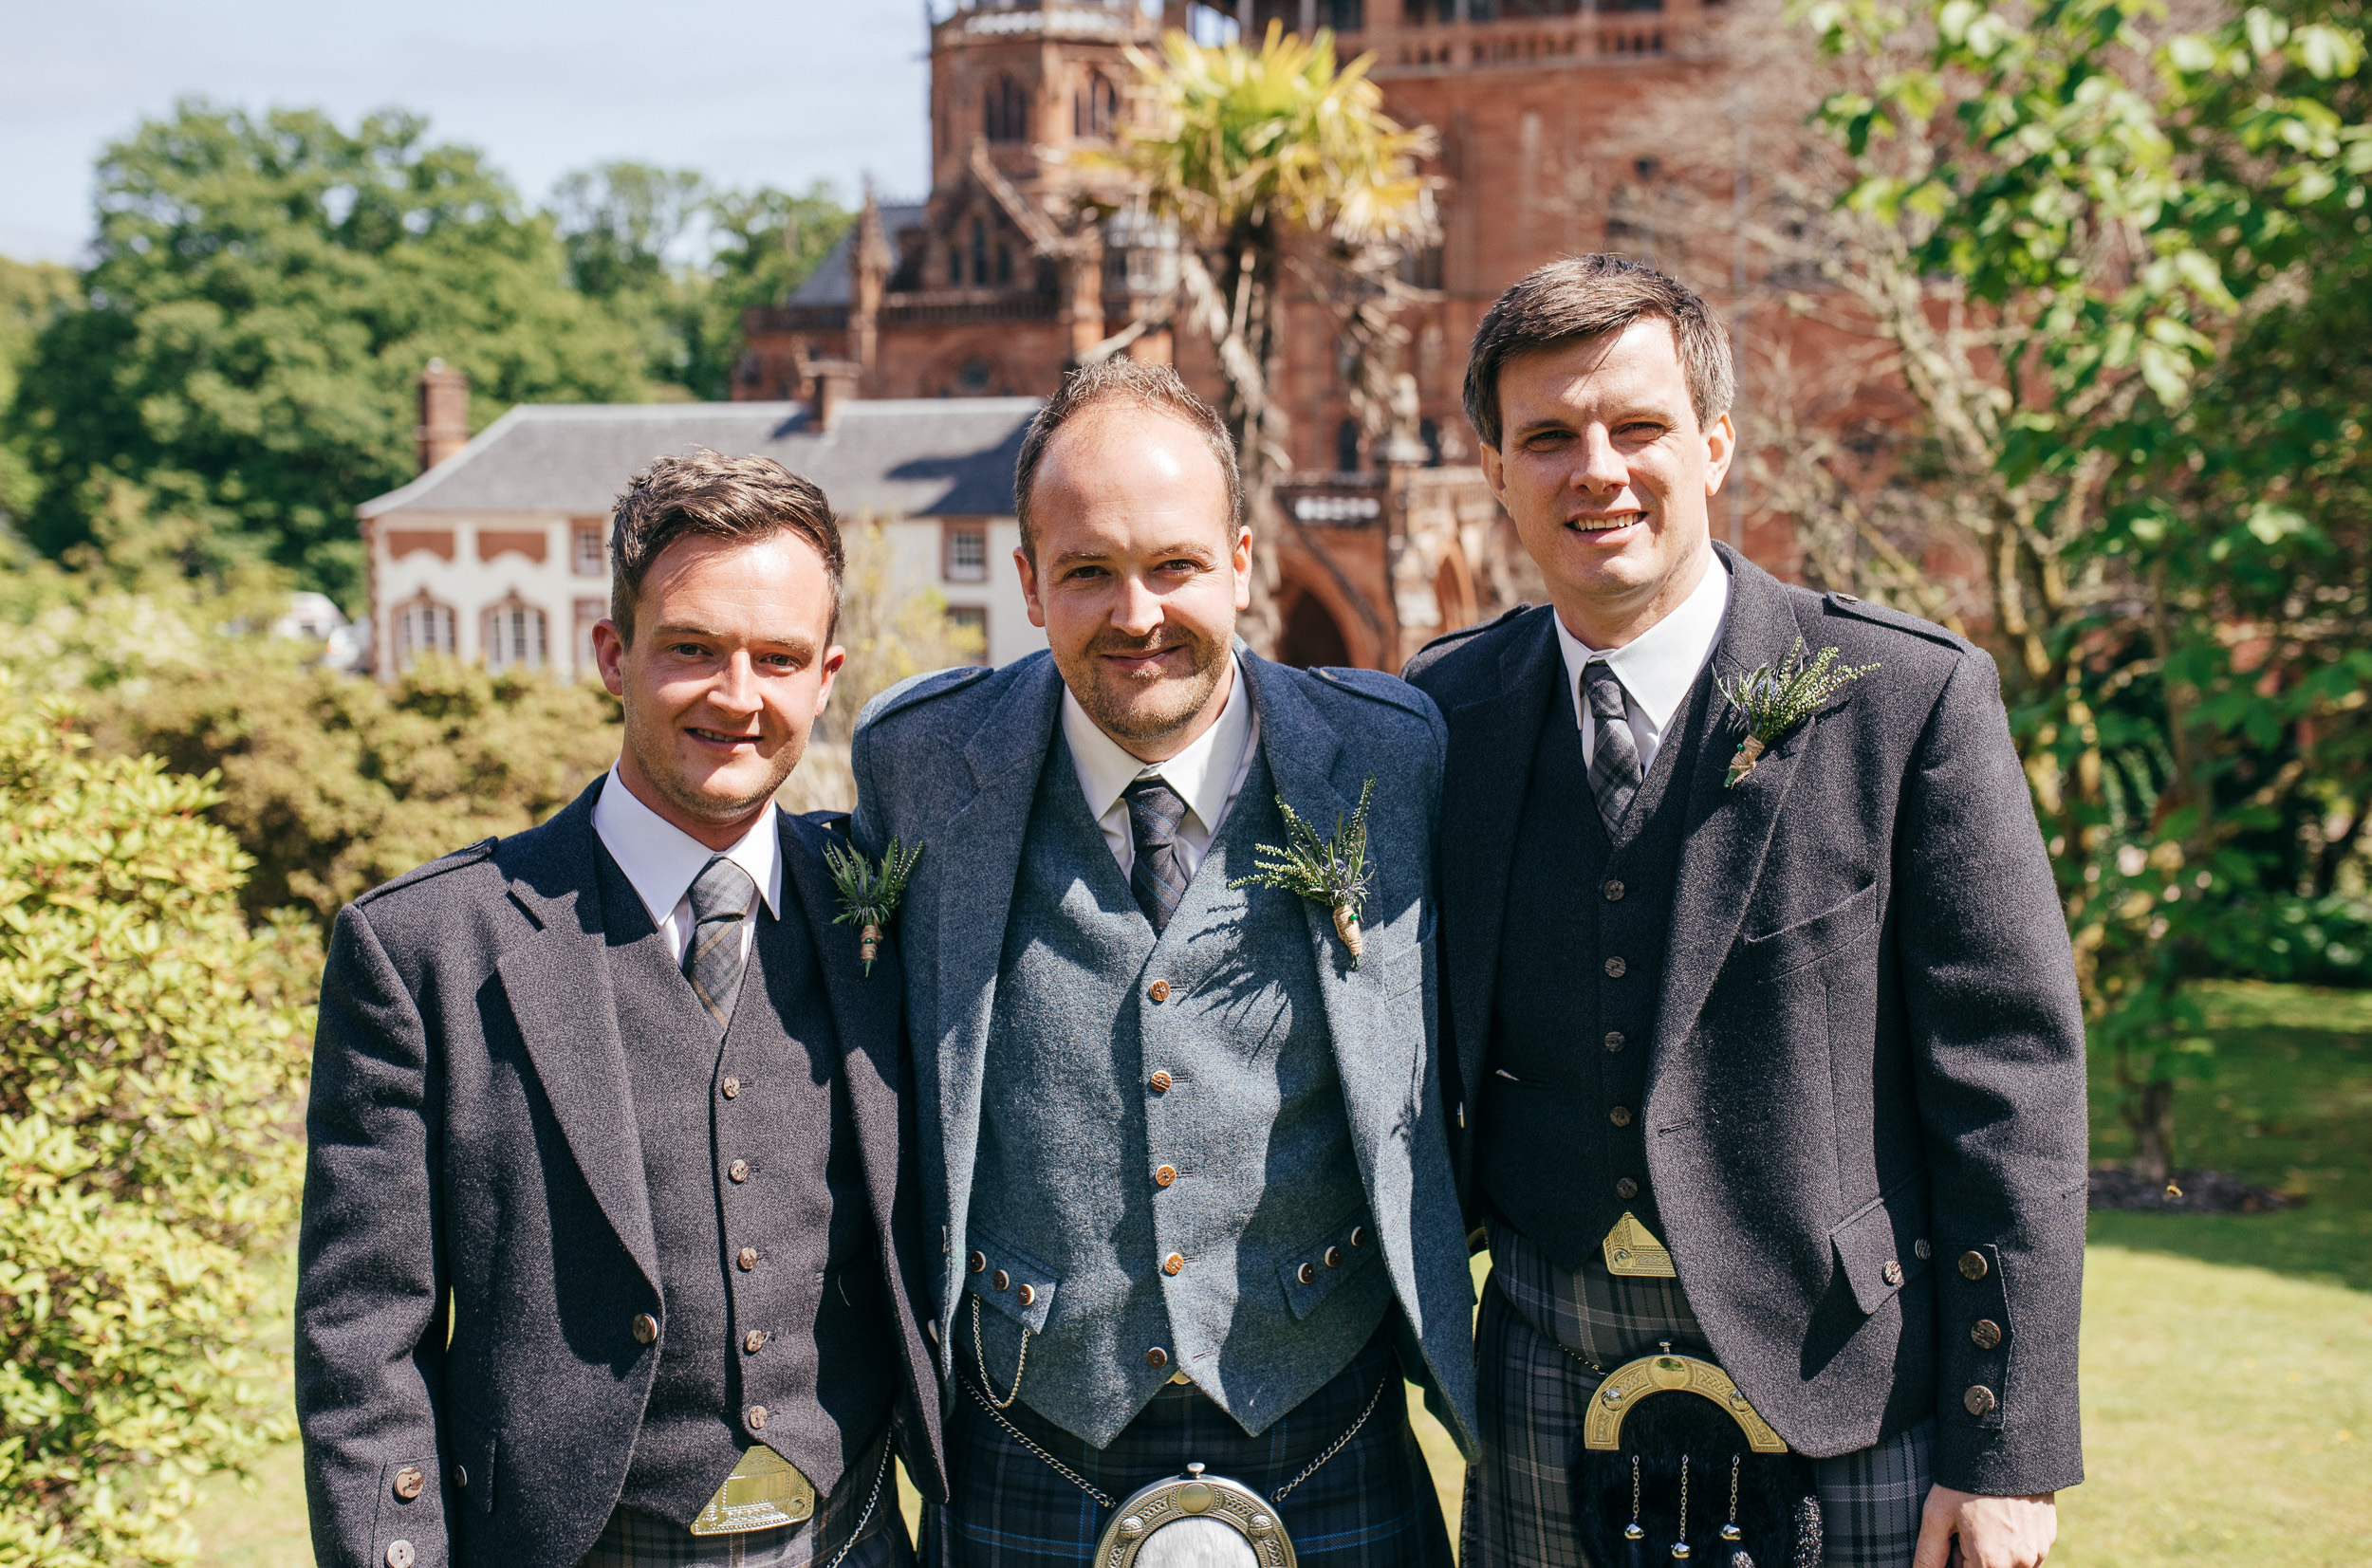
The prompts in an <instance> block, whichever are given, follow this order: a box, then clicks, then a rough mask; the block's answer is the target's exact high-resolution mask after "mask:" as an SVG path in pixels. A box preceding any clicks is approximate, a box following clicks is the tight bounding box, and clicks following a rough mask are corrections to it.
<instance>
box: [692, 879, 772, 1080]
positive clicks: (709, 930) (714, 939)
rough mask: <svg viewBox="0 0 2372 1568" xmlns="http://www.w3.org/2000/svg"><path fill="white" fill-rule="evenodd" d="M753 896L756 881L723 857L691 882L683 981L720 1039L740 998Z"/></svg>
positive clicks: (756, 885) (756, 886) (756, 887)
mask: <svg viewBox="0 0 2372 1568" xmlns="http://www.w3.org/2000/svg"><path fill="white" fill-rule="evenodd" d="M757 896H758V884H757V879H756V878H755V877H753V876H751V875H750V874H749V873H748V872H746V871H744V870H742V869H741V868H740V867H739V866H737V865H735V864H733V863H732V861H731V860H728V859H726V858H724V857H723V856H722V855H719V856H718V857H716V858H714V859H713V860H711V861H710V862H709V863H708V864H707V865H705V866H702V867H701V868H700V875H699V876H695V877H694V878H693V879H692V940H691V941H689V942H687V943H685V944H684V950H683V977H684V978H685V979H686V980H689V981H691V982H692V994H693V995H694V996H696V997H698V998H699V999H700V1005H701V1006H702V1007H704V1008H706V1009H707V1011H708V1015H709V1017H710V1018H711V1019H712V1020H713V1021H714V1022H715V1024H716V1036H717V1038H718V1039H719V1040H722V1039H723V1038H724V1037H725V1025H726V1024H730V1023H732V1017H733V998H734V997H736V996H739V995H740V994H741V972H742V969H743V968H744V967H745V966H744V964H743V962H742V954H741V923H742V921H744V920H746V919H747V918H749V915H750V906H751V904H752V903H754V902H755V901H756V900H757Z"/></svg>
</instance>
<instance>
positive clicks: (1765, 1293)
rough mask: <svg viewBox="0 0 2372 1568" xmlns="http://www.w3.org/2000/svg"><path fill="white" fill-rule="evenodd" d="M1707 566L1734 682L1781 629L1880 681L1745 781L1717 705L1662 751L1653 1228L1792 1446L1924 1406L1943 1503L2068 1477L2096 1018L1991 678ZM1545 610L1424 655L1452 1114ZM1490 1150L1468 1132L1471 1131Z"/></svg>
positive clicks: (1542, 669)
mask: <svg viewBox="0 0 2372 1568" xmlns="http://www.w3.org/2000/svg"><path fill="white" fill-rule="evenodd" d="M1714 548H1716V549H1717V550H1719V551H1720V552H1721V556H1722V559H1723V561H1724V562H1726V563H1728V565H1729V568H1730V572H1731V577H1732V583H1731V596H1730V610H1729V616H1728V619H1727V620H1726V622H1725V624H1724V627H1723V630H1722V635H1721V640H1720V643H1719V645H1718V647H1717V648H1716V649H1715V651H1714V670H1715V672H1716V673H1720V674H1722V675H1725V676H1732V675H1735V674H1738V673H1743V672H1745V671H1747V670H1749V669H1751V668H1753V667H1754V666H1756V665H1760V664H1766V663H1771V662H1775V661H1777V660H1779V659H1782V658H1784V657H1786V656H1787V655H1788V649H1789V648H1790V647H1791V646H1792V645H1793V644H1794V642H1795V640H1796V639H1797V638H1798V637H1801V638H1802V639H1803V640H1804V642H1805V644H1806V646H1807V650H1808V651H1810V652H1813V653H1817V652H1818V651H1819V650H1821V649H1823V648H1827V647H1835V648H1837V649H1839V650H1840V651H1841V654H1840V656H1841V657H1842V658H1843V659H1844V662H1846V663H1848V664H1854V665H1864V664H1876V665H1877V666H1878V667H1879V668H1878V669H1877V670H1875V671H1873V672H1872V673H1869V674H1868V675H1866V676H1864V677H1862V679H1860V680H1858V681H1855V682H1854V683H1852V684H1851V685H1849V686H1846V687H1845V688H1844V690H1843V691H1842V692H1839V693H1838V694H1837V695H1836V696H1835V697H1833V698H1832V699H1831V700H1830V702H1829V703H1828V705H1827V706H1826V707H1825V708H1824V709H1823V710H1821V711H1820V712H1819V713H1817V714H1815V715H1814V716H1813V717H1812V718H1811V719H1809V720H1808V721H1807V722H1806V723H1804V724H1803V725H1801V726H1799V727H1798V728H1797V729H1795V730H1794V731H1793V732H1791V733H1790V734H1788V736H1786V737H1785V738H1784V739H1782V740H1781V741H1780V742H1779V743H1778V744H1777V745H1776V746H1775V747H1773V748H1772V749H1771V750H1770V752H1769V753H1767V754H1766V755H1765V756H1764V757H1763V758H1762V760H1761V763H1760V765H1759V766H1757V767H1756V768H1755V770H1754V772H1753V773H1752V775H1751V776H1750V777H1749V778H1747V779H1746V780H1744V781H1743V782H1742V783H1741V784H1739V785H1738V786H1737V787H1735V788H1729V787H1725V785H1724V783H1723V780H1724V776H1725V774H1726V773H1727V771H1728V767H1729V763H1730V760H1731V757H1732V755H1733V752H1734V751H1735V750H1736V747H1737V744H1738V742H1739V740H1740V739H1742V738H1743V733H1744V731H1743V729H1742V727H1741V726H1740V725H1739V724H1738V723H1737V722H1736V721H1735V720H1734V719H1731V718H1728V717H1727V715H1726V714H1725V716H1724V718H1725V722H1724V723H1722V724H1717V725H1715V726H1714V727H1712V728H1711V729H1709V730H1708V733H1707V739H1706V742H1705V744H1704V746H1703V747H1702V749H1701V751H1700V753H1699V754H1698V755H1696V756H1694V757H1687V756H1683V757H1680V758H1678V759H1677V761H1678V763H1679V766H1680V771H1679V772H1677V773H1676V774H1675V775H1674V780H1673V785H1672V787H1673V788H1674V789H1675V790H1676V791H1679V790H1685V792H1686V793H1685V795H1684V796H1683V800H1684V802H1685V808H1686V815H1685V819H1684V823H1683V831H1684V833H1685V835H1686V837H1685V840H1684V845H1683V848H1682V850H1681V854H1680V862H1679V872H1678V880H1677V886H1676V887H1675V889H1674V890H1673V895H1674V901H1673V909H1672V927H1671V936H1670V945H1669V948H1668V950H1667V958H1666V964H1665V968H1664V971H1663V988H1662V991H1661V994H1660V997H1659V1003H1658V1013H1657V1019H1656V1024H1655V1031H1654V1039H1653V1042H1652V1046H1651V1049H1652V1058H1651V1061H1650V1062H1649V1066H1648V1090H1647V1098H1646V1104H1645V1106H1644V1108H1643V1109H1642V1111H1641V1113H1640V1116H1641V1119H1642V1121H1643V1122H1644V1124H1645V1126H1646V1129H1647V1134H1648V1135H1647V1163H1648V1176H1649V1179H1650V1180H1651V1181H1652V1182H1653V1184H1654V1188H1655V1192H1656V1199H1657V1203H1658V1205H1659V1208H1660V1209H1661V1212H1662V1216H1663V1220H1664V1224H1665V1226H1666V1227H1667V1229H1668V1230H1669V1232H1670V1233H1669V1234H1668V1235H1666V1236H1665V1237H1664V1238H1663V1240H1664V1242H1665V1244H1666V1245H1668V1246H1670V1248H1671V1250H1672V1254H1673V1258H1674V1260H1675V1263H1676V1264H1677V1267H1678V1270H1679V1276H1680V1283H1681V1286H1682V1288H1683V1289H1684V1290H1685V1291H1686V1292H1687V1294H1688V1299H1689V1304H1690V1305H1691V1306H1692V1307H1693V1308H1694V1309H1695V1311H1696V1317H1697V1319H1698V1321H1699V1322H1700V1324H1701V1325H1702V1326H1703V1328H1704V1331H1705V1334H1706V1336H1707V1337H1708V1338H1709V1339H1710V1340H1711V1342H1712V1344H1713V1347H1714V1353H1715V1354H1716V1355H1717V1356H1719V1357H1720V1360H1721V1363H1722V1365H1723V1366H1724V1367H1725V1368H1727V1369H1728V1371H1729V1372H1730V1374H1732V1375H1733V1377H1735V1378H1736V1379H1737V1382H1738V1385H1739V1387H1740V1388H1741V1389H1742V1390H1743V1391H1744V1392H1745V1393H1746V1395H1747V1397H1748V1398H1750V1399H1751V1400H1752V1401H1753V1403H1754V1406H1755V1408H1756V1409H1757V1410H1758V1411H1761V1412H1762V1413H1763V1414H1764V1415H1765V1416H1766V1417H1768V1418H1769V1419H1770V1422H1771V1424H1772V1425H1773V1426H1775V1427H1776V1428H1778V1430H1779V1432H1780V1434H1781V1435H1782V1436H1784V1437H1786V1438H1787V1439H1788V1442H1789V1443H1790V1444H1792V1445H1794V1446H1795V1447H1796V1448H1799V1449H1801V1450H1803V1451H1805V1452H1807V1453H1811V1454H1814V1455H1831V1454H1839V1453H1847V1452H1851V1451H1854V1450H1856V1449H1860V1448H1867V1447H1869V1446H1870V1445H1872V1444H1873V1443H1876V1442H1877V1441H1879V1440H1880V1439H1881V1437H1884V1436H1887V1435H1890V1434H1892V1433H1893V1432H1896V1431H1899V1430H1903V1429H1904V1428H1906V1427H1909V1426H1911V1425H1914V1424H1916V1423H1918V1422H1919V1421H1922V1420H1925V1419H1927V1418H1928V1417H1930V1416H1934V1417H1936V1418H1937V1435H1936V1447H1935V1476H1936V1479H1937V1481H1939V1482H1941V1483H1943V1484H1944V1485H1949V1486H1954V1487H1957V1488H1959V1489H1961V1490H1964V1491H1973V1492H1982V1493H1991V1494H1993V1495H1997V1496H2016V1495H2024V1494H2028V1493H2034V1492H2043V1491H2049V1490H2053V1489H2055V1488H2057V1487H2061V1486H2067V1485H2074V1484H2075V1483H2076V1482H2077V1481H2079V1480H2081V1479H2082V1478H2083V1473H2084V1467H2083V1455H2082V1451H2081V1446H2080V1443H2079V1441H2078V1430H2077V1405H2076V1328H2077V1318H2078V1314H2079V1310H2080V1306H2081V1297H2082V1288H2083V1272H2084V1211H2085V1139H2086V1133H2085V1111H2084V1104H2085V1100H2084V1093H2085V1086H2084V1021H2083V1015H2082V1012H2081V1009H2080V1006H2079V1004H2078V1002H2077V998H2076V987H2075V973H2074V968H2073V964H2072V962H2071V959H2070V955H2069V951H2068V944H2067V928H2066V921H2065V919H2064V917H2063V916H2062V915H2061V913H2060V907H2059V899H2058V895H2057V892H2056V890H2055V889H2054V887H2053V884H2052V880H2051V874H2050V866H2049V862H2048V858H2046V856H2045V855H2044V851H2043V843H2042V838H2041V835H2040V833H2039V832H2038V831H2037V829H2036V826H2035V821H2034V809H2033V806H2032V803H2031V802H2030V799H2029V795H2028V793H2027V784H2026V778H2025V775H2024V773H2023V772H2022V771H2021V770H2020V768H2019V766H2018V757H2017V753H2016V751H2015V750H2014V749H2013V748H2012V747H2011V739H2010V732H2009V727H2008V724H2007V723H2006V722H2005V719H2004V716H2003V712H2002V703H2001V695H2000V682H1999V676H1998V673H1997V672H1996V671H1995V669H1994V667H1993V663H1992V659H1991V658H1990V657H1989V656H1987V655H1985V654H1984V653H1982V652H1980V651H1979V650H1977V649H1975V648H1974V647H1972V646H1971V645H1969V644H1968V643H1966V642H1964V641H1962V640H1961V639H1960V638H1958V637H1955V636H1953V635H1952V634H1950V633H1949V632H1946V631H1944V630H1943V629H1942V628H1940V627H1938V626H1935V625H1932V624H1930V623H1929V622H1926V621H1923V620H1918V619H1915V618H1912V617H1909V616H1904V615H1899V614H1897V613H1896V612H1894V611H1891V610H1884V609H1880V608H1877V607H1875V606H1872V605H1868V604H1864V603H1862V602H1861V601H1860V600H1854V599H1850V598H1847V597H1845V596H1844V595H1840V594H1831V595H1828V596H1827V597H1825V598H1823V597H1822V596H1820V595H1818V594H1814V593H1809V592H1807V591H1806V590H1804V589H1802V588H1796V587H1790V586H1788V585H1786V584H1783V583H1781V582H1779V581H1777V580H1776V579H1774V578H1772V577H1771V576H1770V574H1768V573H1766V572H1764V571H1762V570H1760V569H1759V568H1757V567H1756V566H1754V565H1753V564H1752V563H1751V562H1748V561H1747V560H1745V559H1744V558H1743V557H1741V556H1739V555H1737V554H1736V553H1735V552H1733V551H1732V550H1730V549H1729V548H1728V547H1726V546H1723V545H1718V544H1717V545H1715V546H1714ZM1552 614H1553V612H1552V611H1550V610H1548V609H1546V608H1541V609H1532V610H1525V611H1521V612H1517V613H1511V614H1510V615H1508V616H1505V617H1502V618H1500V619H1499V620H1497V621H1494V622H1492V623H1491V624H1490V625H1488V626H1483V627H1477V628H1473V629H1472V630H1470V631H1466V632H1461V633H1457V634H1455V635H1453V636H1449V637H1445V638H1442V639H1441V640H1440V641H1438V642H1436V643H1435V644H1433V646H1432V647H1430V648H1428V649H1426V650H1425V651H1424V652H1422V653H1420V654H1419V655H1418V656H1417V657H1416V658H1415V659H1414V660H1412V661H1411V662H1410V665H1409V679H1410V680H1411V681H1413V682H1414V683H1416V684H1417V685H1418V687H1419V688H1421V689H1422V690H1424V691H1426V692H1430V693H1432V695H1433V697H1434V699H1435V700H1436V702H1438V703H1439V704H1440V705H1441V709H1442V711H1443V713H1444V714H1445V715H1446V717H1447V721H1448V724H1449V729H1450V759H1449V772H1448V783H1447V785H1446V790H1445V811H1444V814H1443V815H1444V824H1443V830H1442V836H1441V863H1442V867H1443V871H1442V882H1443V887H1442V945H1443V968H1444V973H1445V975H1446V977H1447V989H1448V993H1449V995H1448V1002H1447V1007H1448V1011H1449V1014H1450V1017H1451V1020H1452V1023H1451V1029H1452V1033H1453V1035H1454V1037H1455V1042H1456V1047H1455V1049H1456V1061H1457V1068H1456V1082H1455V1085H1454V1086H1453V1087H1451V1088H1450V1090H1449V1093H1450V1094H1451V1095H1453V1096H1454V1097H1456V1098H1458V1099H1462V1100H1463V1101H1464V1102H1465V1103H1466V1104H1468V1105H1476V1106H1478V1105H1480V1103H1481V1095H1480V1088H1481V1084H1482V1079H1483V1075H1484V1073H1485V1072H1486V1071H1487V1062H1486V1060H1485V1059H1486V1054H1487V1048H1488V1045H1489V1042H1490V1036H1491V1020H1492V993H1493V988H1494V985H1495V976H1496V973H1497V968H1498V962H1499V952H1500V950H1501V948H1502V946H1503V945H1504V944H1506V943H1509V942H1512V941H1516V940H1520V939H1521V937H1522V933H1520V932H1509V931H1507V930H1505V929H1504V921H1503V919H1502V911H1503V910H1504V908H1505V906H1506V903H1507V890H1508V885H1509V881H1510V877H1512V876H1520V875H1522V868H1521V867H1518V866H1515V865H1513V864H1511V860H1512V845H1513V842H1514V837H1515V832H1516V823H1517V819H1518V818H1519V816H1520V815H1521V808H1522V805H1523V798H1524V789H1525V784H1526V781H1527V779H1528V777H1529V772H1530V769H1531V766H1532V751H1533V747H1534V745H1535V744H1536V742H1537V740H1538V738H1539V734H1540V726H1541V722H1542V720H1541V715H1542V714H1543V713H1544V712H1546V711H1547V710H1548V701H1547V699H1548V694H1549V693H1550V692H1552V691H1553V690H1554V687H1555V683H1557V682H1559V681H1562V680H1563V679H1564V678H1565V665H1564V660H1563V658H1562V657H1561V656H1560V655H1559V652H1558V648H1557V640H1556V634H1555V629H1554V627H1553V625H1552V623H1551V619H1550V617H1551V616H1552ZM1713 700H1714V702H1715V703H1716V704H1719V703H1720V702H1721V699H1720V698H1719V697H1718V696H1715V697H1714V699H1713ZM1583 809H1586V807H1585V806H1584V808H1583ZM1492 1133H1493V1129H1492V1127H1491V1126H1489V1125H1487V1124H1485V1123H1483V1122H1482V1121H1481V1120H1480V1118H1479V1117H1478V1118H1476V1124H1475V1125H1474V1126H1473V1127H1472V1128H1471V1129H1469V1131H1468V1132H1467V1133H1466V1134H1464V1138H1465V1139H1466V1140H1472V1141H1474V1142H1478V1141H1480V1140H1482V1139H1485V1138H1489V1137H1491V1136H1492ZM1468 1147H1469V1148H1471V1143H1469V1145H1468ZM1466 1153H1467V1150H1466V1149H1461V1151H1460V1168H1461V1170H1463V1169H1466V1168H1467V1165H1468V1163H1469V1162H1468V1161H1467V1160H1466V1158H1465V1155H1466ZM1981 1324H1982V1325H1991V1327H1990V1328H1989V1327H1981V1326H1980V1325H1981Z"/></svg>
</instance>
